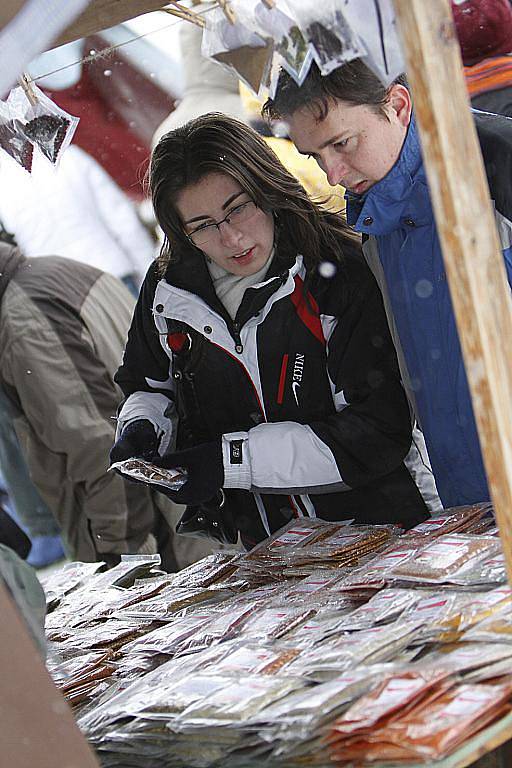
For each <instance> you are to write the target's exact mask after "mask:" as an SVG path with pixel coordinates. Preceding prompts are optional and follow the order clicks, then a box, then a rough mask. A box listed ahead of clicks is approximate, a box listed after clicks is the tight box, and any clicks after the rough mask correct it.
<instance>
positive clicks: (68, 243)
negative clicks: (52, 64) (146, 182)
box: [0, 145, 155, 294]
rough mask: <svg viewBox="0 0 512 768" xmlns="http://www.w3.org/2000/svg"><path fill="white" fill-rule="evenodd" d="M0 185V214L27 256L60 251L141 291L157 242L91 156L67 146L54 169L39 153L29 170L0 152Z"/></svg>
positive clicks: (132, 288)
mask: <svg viewBox="0 0 512 768" xmlns="http://www.w3.org/2000/svg"><path fill="white" fill-rule="evenodd" d="M0 182H1V185H2V190H3V193H2V194H1V195H0V219H1V221H2V224H3V227H4V229H5V230H7V231H8V232H14V233H15V235H16V241H17V243H18V245H19V247H20V248H21V250H22V252H23V253H24V255H25V256H26V257H27V258H36V257H39V256H44V255H50V254H59V255H63V256H66V258H69V259H74V260H76V261H81V262H83V263H84V264H89V265H90V266H93V267H96V268H97V269H101V270H103V271H104V272H108V273H110V274H111V275H114V276H115V277H118V278H120V279H121V280H123V282H124V283H125V284H126V286H127V287H128V288H129V289H130V290H131V291H132V293H134V294H137V293H138V289H139V287H140V284H141V282H142V279H143V277H144V275H145V274H146V270H147V268H148V267H149V265H150V264H151V262H152V260H153V257H154V255H155V253H154V252H155V244H154V241H153V239H152V237H151V235H150V234H149V232H148V231H147V229H146V228H145V227H144V225H143V224H142V222H141V220H140V219H139V217H138V215H137V212H136V210H135V207H134V205H133V203H132V202H131V201H130V200H129V199H128V198H127V196H126V195H125V193H124V192H123V191H122V190H121V189H120V188H119V187H118V186H117V184H116V183H115V182H114V181H113V179H111V178H110V176H109V175H108V173H107V172H106V171H105V170H104V169H103V168H102V167H101V166H100V165H99V164H98V163H97V162H96V161H95V160H94V159H93V158H92V157H91V156H90V155H88V154H87V153H86V152H84V151H83V150H82V149H80V148H79V147H77V146H74V145H71V146H70V147H68V148H67V149H66V150H65V151H64V152H63V153H62V157H61V159H60V162H59V165H58V166H57V167H54V166H53V165H52V164H51V163H49V162H48V160H46V159H45V158H44V157H42V156H41V155H39V154H37V153H36V154H35V155H34V162H33V166H32V173H31V174H29V173H27V172H26V171H25V170H23V168H21V166H20V165H18V164H17V163H15V162H13V161H12V160H11V158H9V157H8V156H7V155H6V154H5V153H2V157H1V158H0Z"/></svg>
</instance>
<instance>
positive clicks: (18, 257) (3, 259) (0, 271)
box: [0, 242, 26, 303]
mask: <svg viewBox="0 0 512 768" xmlns="http://www.w3.org/2000/svg"><path fill="white" fill-rule="evenodd" d="M24 262H26V258H25V257H24V256H22V254H21V251H20V249H19V248H17V247H16V246H14V245H8V244H7V243H1V242H0V303H1V302H2V299H3V296H4V293H5V291H6V289H7V286H8V285H9V283H10V282H11V280H12V278H13V276H14V274H15V273H16V272H17V271H18V269H19V268H20V266H21V265H22V264H23V263H24Z"/></svg>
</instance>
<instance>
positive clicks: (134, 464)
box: [109, 458, 188, 491]
mask: <svg viewBox="0 0 512 768" xmlns="http://www.w3.org/2000/svg"><path fill="white" fill-rule="evenodd" d="M111 469H115V470H117V471H118V472H121V474H122V475H126V477H129V478H131V479H132V480H138V481H139V482H141V483H147V484H148V485H159V486H161V487H162V488H167V490H169V491H179V490H180V488H182V487H183V486H184V485H185V483H186V482H187V479H188V477H187V473H186V472H185V470H183V469H179V468H177V469H164V468H163V467H155V465H154V464H152V463H151V462H150V461H145V460H144V459H136V458H132V459H124V461H115V462H114V463H113V464H111V465H110V467H109V471H110V470H111Z"/></svg>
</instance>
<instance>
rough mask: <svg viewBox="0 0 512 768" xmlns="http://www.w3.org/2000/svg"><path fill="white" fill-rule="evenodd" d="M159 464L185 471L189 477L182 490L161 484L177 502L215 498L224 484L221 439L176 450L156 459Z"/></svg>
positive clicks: (159, 465) (185, 502) (154, 462)
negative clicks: (167, 488)
mask: <svg viewBox="0 0 512 768" xmlns="http://www.w3.org/2000/svg"><path fill="white" fill-rule="evenodd" d="M152 463H153V464H154V465H155V466H156V467H162V468H164V469H176V468H177V467H179V468H180V469H183V470H185V472H186V473H187V475H188V480H187V482H186V483H185V485H184V486H183V487H182V488H181V489H180V490H179V491H168V490H165V489H163V488H160V487H159V489H158V490H159V491H160V492H161V493H165V495H166V496H169V498H170V499H172V501H174V502H176V504H192V505H198V504H201V503H202V502H205V501H208V500H209V499H212V498H213V497H214V496H215V494H216V493H217V491H218V490H220V488H222V485H223V483H224V464H223V462H222V445H221V441H220V440H218V441H215V442H212V443H201V444H200V445H197V446H196V447H195V448H189V449H187V450H185V451H176V452H175V453H169V454H167V456H162V457H157V458H155V459H153V460H152Z"/></svg>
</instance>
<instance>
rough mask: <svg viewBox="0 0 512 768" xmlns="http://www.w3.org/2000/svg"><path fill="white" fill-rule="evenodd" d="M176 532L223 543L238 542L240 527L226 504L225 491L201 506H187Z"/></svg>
mask: <svg viewBox="0 0 512 768" xmlns="http://www.w3.org/2000/svg"><path fill="white" fill-rule="evenodd" d="M176 533H179V534H180V535H182V536H199V537H201V538H203V539H214V540H215V541H219V542H220V543H221V544H236V542H237V540H238V529H237V527H236V525H235V521H234V520H233V516H232V515H231V513H230V512H229V509H228V508H227V506H226V505H225V498H224V493H223V491H219V492H218V493H217V494H216V495H215V497H214V498H213V499H210V501H205V502H204V503H203V504H200V505H199V506H190V507H187V508H186V510H185V512H184V513H183V515H182V517H181V518H180V520H179V522H178V524H177V525H176Z"/></svg>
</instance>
